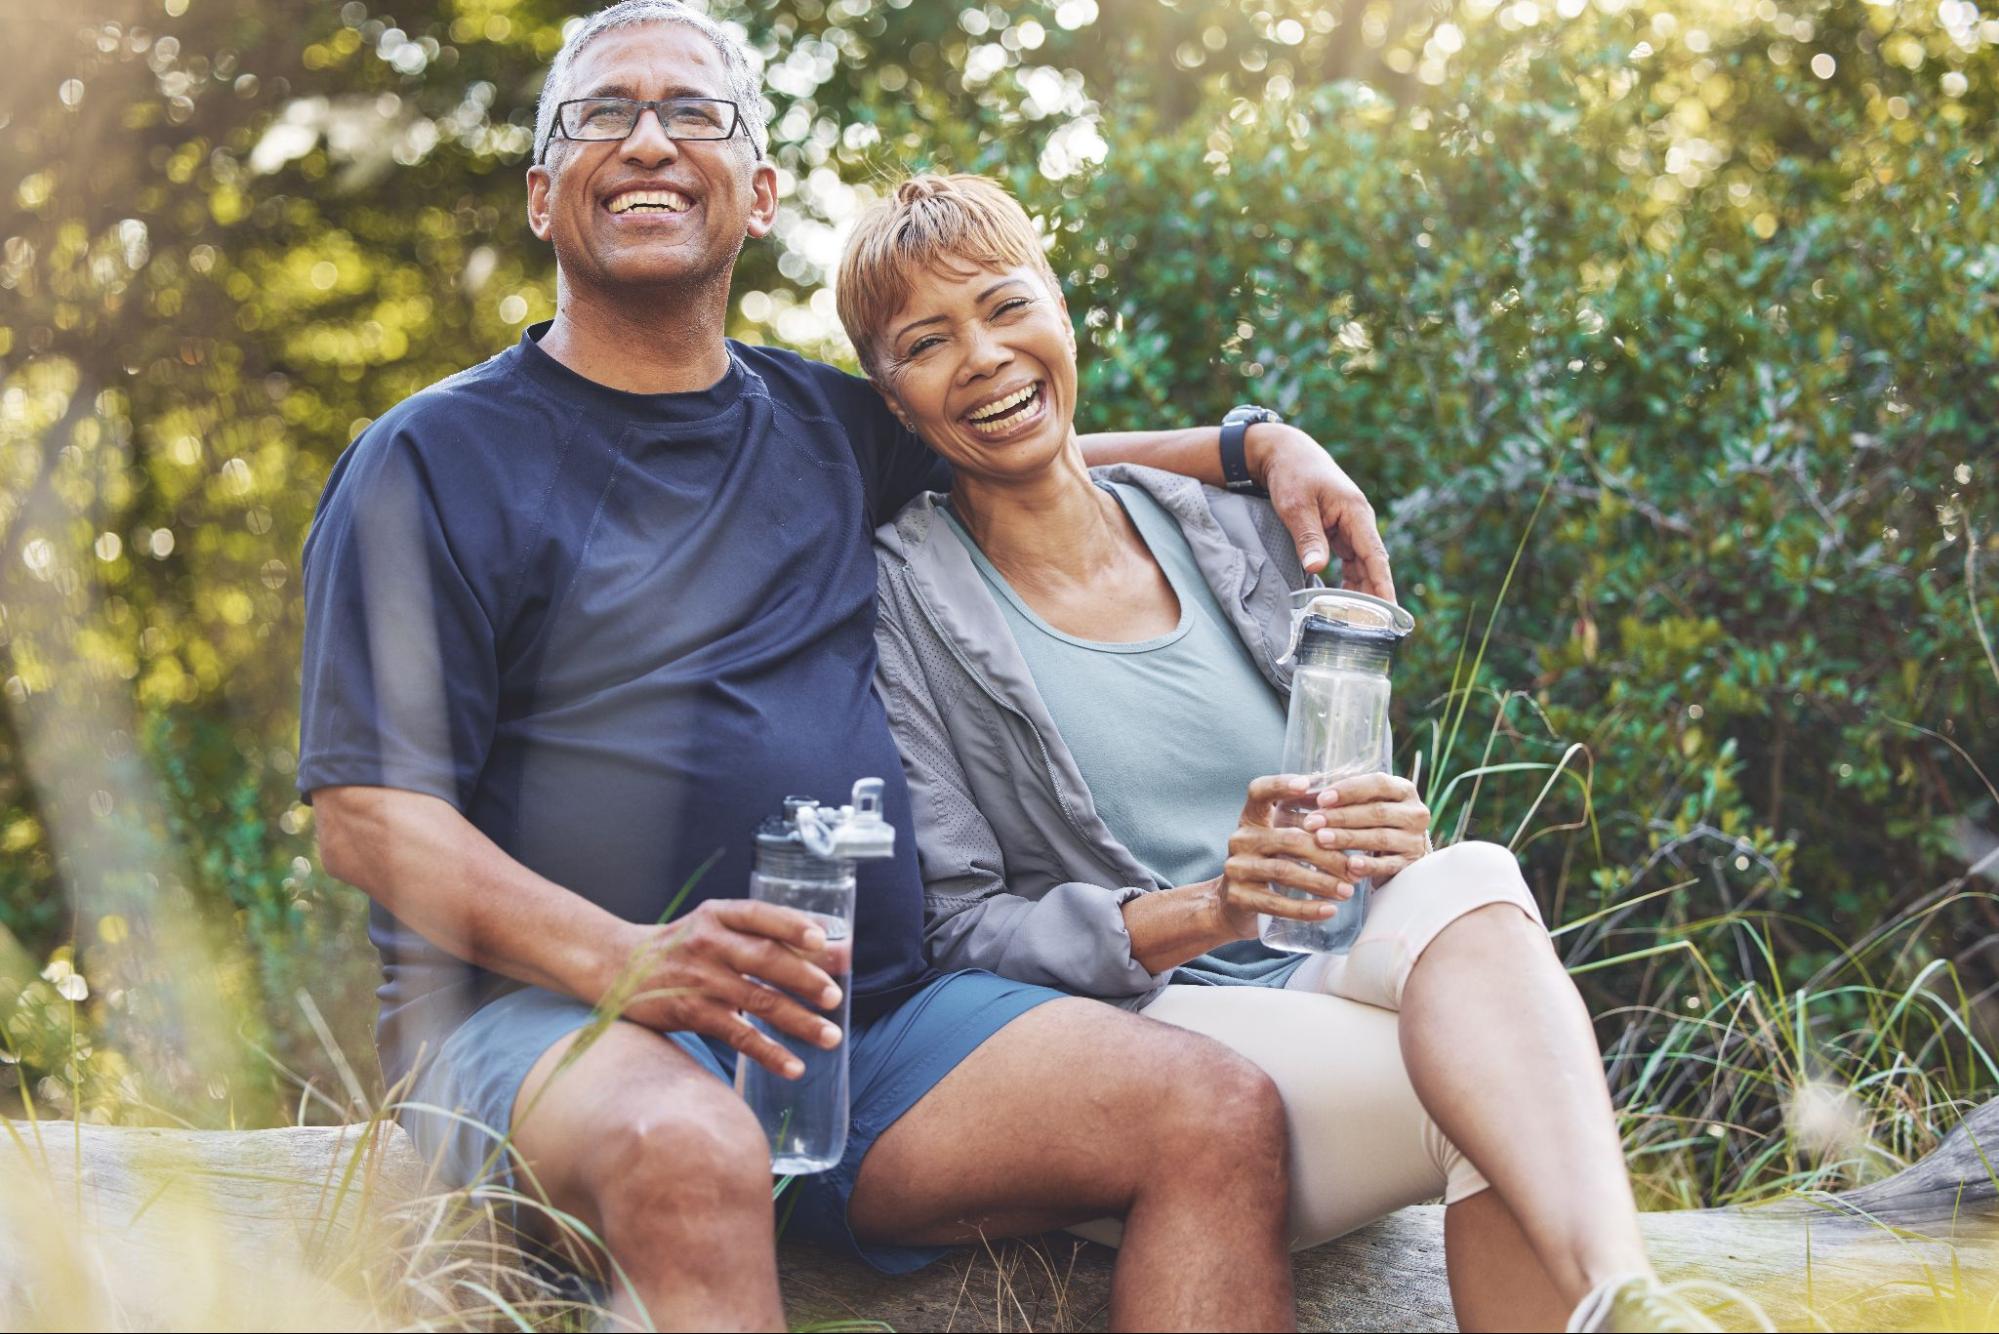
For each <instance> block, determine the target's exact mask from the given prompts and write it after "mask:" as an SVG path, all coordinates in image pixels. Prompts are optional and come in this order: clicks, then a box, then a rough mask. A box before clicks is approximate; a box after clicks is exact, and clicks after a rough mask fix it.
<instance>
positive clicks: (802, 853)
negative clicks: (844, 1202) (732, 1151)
mask: <svg viewBox="0 0 1999 1334" xmlns="http://www.w3.org/2000/svg"><path fill="white" fill-rule="evenodd" d="M881 795H882V780H881V779H879V778H863V779H862V780H861V781H860V782H858V783H855V784H854V793H853V802H852V804H851V805H847V806H841V807H839V808H837V809H835V808H832V807H825V806H820V805H819V804H818V803H816V802H813V801H808V800H805V799H803V798H798V797H794V798H791V799H789V800H787V801H786V802H785V803H784V815H783V817H782V818H778V817H773V818H771V819H769V820H766V821H764V823H763V824H762V825H761V826H759V827H758V829H757V855H756V864H755V867H754V869H753V870H752V871H751V873H750V897H751V898H752V899H756V900H758V901H760V902H763V903H776V904H780V905H782V906H784V907H786V908H796V909H797V910H799V911H800V912H803V913H807V914H809V915H810V916H811V917H812V918H813V920H814V921H816V922H818V923H819V925H820V927H821V928H822V929H823V930H824V931H825V932H826V960H825V964H824V967H825V969H826V972H827V973H828V974H829V975H831V977H832V979H833V984H834V985H835V986H837V987H839V988H840V1003H839V1004H838V1005H837V1006H835V1007H834V1008H833V1009H831V1010H827V1011H824V1012H823V1013H824V1014H825V1016H826V1018H828V1019H829V1020H831V1021H832V1022H833V1023H834V1024H835V1025H837V1026H838V1028H839V1030H840V1033H841V1039H840V1045H839V1046H837V1047H835V1048H833V1050H831V1051H827V1050H826V1049H825V1048H824V1047H820V1046H818V1045H816V1044H814V1043H810V1042H805V1041H802V1040H800V1039H798V1038H794V1037H792V1036H791V1035H790V1034H788V1033H781V1032H779V1031H778V1030H777V1029H774V1028H772V1027H771V1026H770V1025H768V1024H766V1023H764V1021H763V1020H761V1019H751V1020H750V1022H751V1023H753V1024H755V1025H756V1026H757V1028H758V1029H759V1030H760V1031H762V1032H764V1033H766V1034H768V1035H769V1036H770V1037H771V1038H772V1040H774V1041H775V1042H776V1043H777V1044H778V1045H779V1046H781V1047H783V1048H784V1049H785V1050H786V1051H788V1052H790V1053H791V1054H792V1055H793V1056H795V1057H797V1058H798V1060H799V1063H800V1064H802V1065H803V1066H804V1067H805V1072H804V1073H803V1074H801V1075H800V1076H799V1077H798V1078H797V1079H786V1078H785V1077H784V1076H782V1075H780V1074H776V1073H774V1072H772V1071H770V1070H767V1069H765V1068H764V1067H763V1066H762V1065H760V1064H758V1063H757V1062H755V1061H753V1060H751V1059H750V1058H749V1057H748V1056H741V1055H739V1056H738V1057H737V1058H736V1092H737V1093H739V1094H741V1095H742V1097H743V1101H745V1102H747V1103H748V1104H749V1106H750V1110H751V1111H752V1112H755V1113H756V1116H757V1120H758V1121H760V1122H761V1123H762V1124H763V1128H764V1133H765V1134H766V1135H767V1136H769V1138H770V1163H771V1171H773V1172H775V1173H777V1174H778V1175H780V1176H798V1175H803V1174H805V1173H808V1172H824V1171H826V1170H827V1169H828V1168H830V1167H833V1166H834V1165H835V1164H837V1163H838V1162H839V1161H840V1158H841V1155H843V1154H844V1153H845V1152H846V1151H847V1106H848V1083H847V1038H846V1035H847V1025H848V1021H849V1019H850V1017H851V998H850V991H851V984H852V982H853V960H854V863H855V862H857V861H865V860H872V859H875V858H880V857H888V856H892V855H893V854H894V852H895V828H894V826H892V825H890V824H889V823H888V822H887V821H886V820H884V819H883V818H882V809H881Z"/></svg>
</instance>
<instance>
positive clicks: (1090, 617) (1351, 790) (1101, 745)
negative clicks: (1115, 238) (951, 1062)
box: [838, 176, 1712, 1329]
mask: <svg viewBox="0 0 1999 1334" xmlns="http://www.w3.org/2000/svg"><path fill="white" fill-rule="evenodd" d="M838 296H839V310H840V318H841V320H842V321H843V322H844V324H845V325H846V328H847V332H848V334H849V335H850V336H851V338H852V339H853V342H854V346H855V347H856V348H857V349H858V351H859V353H860V357H861V361H862V364H863V365H864V367H865V368H866V370H867V372H868V374H869V376H870V377H871V378H872V379H873V381H874V383H875V385H876V386H877V387H878V388H879V389H880V391H881V393H882V394H883V396H884V397H885V398H886V399H887V401H888V403H889V404H890V406H891V407H892V408H893V409H894V410H895V412H896V414H897V415H898V416H899V417H900V418H901V419H902V420H903V421H904V423H905V424H907V425H908V426H909V427H910V428H911V429H913V430H914V431H916V432H917V433H918V434H919V435H921V436H922V437H923V438H924V439H925V440H926V441H927V442H928V443H929V444H930V445H931V446H932V447H933V448H935V449H936V450H937V452H938V453H940V454H942V455H943V456H944V457H945V458H947V459H948V460H950V462H951V465H952V468H953V472H954V475H955V479H956V480H955V484H954V486H953V488H952V491H951V493H950V494H949V496H948V497H946V496H940V495H930V496H926V497H924V498H921V499H919V500H917V501H916V502H914V503H913V504H912V505H910V507H909V508H907V509H906V510H904V511H903V512H902V514H901V515H899V516H898V517H897V518H896V519H895V520H894V521H893V522H892V523H890V524H888V525H886V526H884V527H883V528H882V529H881V530H880V532H879V534H878V543H879V553H878V554H879V560H880V567H881V569H880V574H881V577H880V589H881V595H880V596H881V609H880V612H881V614H880V626H879V637H880V641H881V671H882V677H881V681H880V683H879V684H880V687H881V693H882V696H883V698H884V700H885V701H886V703H887V705H888V710H889V715H890V718H891V720H892V722H893V723H894V725H895V727H896V730H897V737H898V741H899V744H900V746H901V751H902V757H903V762H904V764H905V766H906V767H907V769H908V772H909V778H910V783H911V788H912V793H913V796H914V802H913V804H914V808H915V812H916V820H917V831H916V832H917V837H918V843H919V848H920V855H921V858H922V863H923V871H924V877H925V881H926V884H927V890H928V928H927V939H928V944H929V948H930V949H931V951H932V953H933V955H934V958H935V961H936V963H937V964H938V965H939V966H940V967H947V968H986V969H991V970H992V971H994V972H997V973H1001V974H1004V975H1006V976H1009V977H1014V978H1018V979H1021V980H1023V981H1030V982H1037V983H1043V984H1048V985H1053V986H1057V987H1062V988H1065V989H1067V990H1070V991H1073V992H1076V993H1079V994H1083V995H1090V996H1096V997H1100V998H1102V999H1104V1000H1106V1001H1109V1002H1112V1003H1116V1004H1120V1005H1124V1006H1127V1007H1130V1008H1133V1009H1136V1010H1138V1011H1139V1012H1141V1013H1142V1014H1144V1015H1146V1016H1148V1017H1150V1018H1153V1019H1156V1020H1159V1021H1161V1022H1164V1023H1169V1024H1175V1025H1179V1026H1181V1027H1184V1028H1188V1029H1192V1030H1195V1031H1198V1032H1200V1033H1203V1034H1206V1035H1208V1036H1210V1037H1212V1038H1214V1039H1216V1040H1218V1041H1220V1042H1223V1043H1225V1044H1227V1045H1228V1046H1230V1047H1232V1048H1234V1049H1236V1050H1237V1051H1239V1052H1241V1053H1243V1054H1244V1055H1246V1056H1248V1057H1250V1058H1251V1059H1252V1060H1254V1061H1256V1062H1257V1063H1258V1064H1260V1065H1261V1066H1262V1067H1263V1068H1264V1069H1265V1070H1266V1071H1267V1072H1268V1073H1269V1074H1270V1075H1271V1077H1272V1078H1273V1079H1274V1080H1275V1081H1276V1083H1277V1085H1278V1087H1279V1089H1280V1091H1281V1092H1282V1093H1283V1096H1284V1099H1285V1104H1286V1108H1287V1111H1288V1113H1289V1116H1290V1121H1291V1129H1292V1140H1293V1163H1294V1181H1293V1188H1292V1199H1293V1202H1294V1206H1293V1207H1294V1219H1293V1223H1294V1231H1295V1236H1296V1241H1297V1243H1298V1244H1300V1245H1311V1244H1314V1243H1317V1242H1320V1241H1323V1240H1326V1239H1327V1238H1330V1237H1333V1236H1336V1235H1338V1234H1339V1233H1342V1232H1345V1231H1347V1230H1349V1229H1352V1228H1354V1227H1358V1226H1360V1225H1361V1224H1363V1223H1366V1222H1368V1221H1369V1220H1371V1219H1373V1218H1376V1217H1379V1216H1380V1215H1382V1214H1385V1213H1387V1212H1389V1211H1391V1210H1393V1209H1396V1208H1398V1207H1400V1206H1402V1205H1405V1204H1410V1203H1414V1202H1417V1201H1420V1200H1425V1199H1432V1198H1436V1197H1437V1196H1440V1195H1441V1196H1442V1197H1443V1198H1444V1200H1445V1201H1446V1203H1447V1204H1448V1206H1449V1207H1448V1209H1447V1211H1446V1214H1445V1236H1446V1239H1447V1246H1448V1254H1449V1270H1450V1278H1451V1291H1452V1297H1453V1301H1454V1302H1455V1304H1456V1306H1457V1311H1458V1318H1459V1323H1460V1324H1461V1325H1462V1326H1463V1327H1464V1328H1466V1329H1480V1328H1513V1329H1518V1328H1523V1327H1528V1326H1553V1325H1559V1324H1561V1323H1562V1322H1563V1321H1564V1318H1565V1317H1566V1318H1568V1319H1569V1320H1570V1321H1571V1322H1572V1326H1573V1327H1575V1328H1616V1329H1639V1328H1644V1329H1694V1328H1712V1326H1711V1325H1709V1324H1707V1322H1706V1321H1705V1320H1704V1319H1703V1318H1702V1317H1701V1316H1700V1315H1699V1314H1698V1313H1697V1312H1695V1311H1694V1310H1693V1309H1692V1308H1691V1307H1689V1306H1687V1305H1686V1304H1685V1303H1684V1302H1682V1301H1681V1300H1679V1299H1678V1298H1676V1297H1674V1296H1673V1295H1672V1294H1670V1293H1668V1292H1667V1291H1666V1290H1665V1289H1663V1288H1661V1287H1660V1285H1659V1284H1658V1283H1657V1281H1656V1279H1654V1278H1653V1276H1652V1270H1651V1267H1650V1265H1649V1263H1648V1261H1647V1259H1646V1255H1645V1250H1644V1246H1643V1243H1642V1240H1641V1238H1640V1235H1639V1231H1638V1225H1637V1217H1636V1212H1635V1210H1634V1207H1633V1202H1632V1196H1631V1189H1630V1185H1629V1182H1628V1180H1627V1178H1626V1175H1625V1167H1624V1160H1623V1155H1622V1151H1621V1147H1620V1144H1619V1141H1618V1135H1617V1128H1616V1124H1615V1121H1614V1118H1613V1114H1612V1109H1611V1104H1610V1098H1609V1096H1608V1093H1607V1091H1606V1089H1605V1086H1604V1081H1603V1075H1602V1069H1601V1063H1600V1060H1599V1057H1598V1053H1597V1049H1596V1044H1595V1040H1594V1036H1593V1034H1592V1032H1591V1028H1590V1022H1589V1016H1588V1015H1587V1013H1586V1012H1585V1010H1584V1007H1583V1005H1582V1003H1581V1001H1580V998H1579V997H1578V996H1577V994H1576V992H1575V989H1574V987H1573V986H1572V985H1571V984H1570V982H1569V980H1568V977H1567V975H1566V974H1565V973H1564V971H1563V970H1562V967H1561V965H1560V963H1559V962H1558V961H1557V959H1556V957H1555V954H1554V951H1553V950H1552V948H1551V947H1550V945H1549V941H1548V937H1547V933H1546V931H1545V930H1544V929H1543V927H1542V925H1541V921H1540V917H1539V914H1538V912H1537V909H1536V907H1535V903H1534V899H1533V897H1532V895H1531V894H1530V893H1529V892H1528V890H1527V887H1526V885H1525V883H1524V882H1523V881H1522V879H1521V876H1520V872H1519V868H1518V866H1517V865H1516V863H1515V861H1514V859H1513V857H1512V855H1511V854H1510V853H1508V852H1507V851H1506V850H1505V849H1504V848H1501V847H1498V846H1495V845H1493V844H1489V843H1462V844H1459V845H1457V846H1455V847H1450V848H1445V849H1442V850H1439V851H1435V852H1430V851H1428V839H1427V830H1428V824H1429V812H1428V811H1427V810H1426V809H1425V808H1424V805H1423V803H1422V800H1421V799H1420V798H1419V797H1418V795H1417V792H1416V789H1415V788H1414V786H1413V785H1411V784H1410V783H1409V782H1408V781H1407V780H1405V779H1402V778H1397V777H1394V776H1392V775H1389V774H1379V775H1373V776H1368V777H1360V778H1351V779H1346V780H1343V781H1341V782H1339V783H1337V784H1335V785H1334V786H1332V787H1330V788H1328V789H1327V790H1326V792H1325V793H1324V795H1323V796H1322V797H1321V798H1320V800H1319V810H1318V811H1317V812H1316V813H1314V814H1312V815H1310V816H1308V817H1307V819H1306V821H1305V825H1306V827H1305V828H1303V829H1297V828H1278V827H1275V826H1274V825H1273V822H1272V809H1273V806H1274V805H1275V803H1276V802H1278V801H1279V800H1280V799H1284V798H1290V799H1292V800H1297V799H1298V797H1299V796H1300V794H1302V793H1303V792H1304V791H1305V788H1304V783H1303V780H1302V779H1296V778H1287V777H1282V776H1270V775H1268V774H1266V773H1265V770H1266V769H1267V768H1268V766H1269V764H1270V762H1271V761H1272V760H1273V759H1274V758H1275V757H1276V756H1277V755H1278V754H1279V753H1280V747H1281V741H1282V736H1283V728H1284V702H1283V700H1284V691H1285V689H1286V686H1287V681H1288V677H1287V670H1286V668H1285V666H1284V665H1283V664H1282V663H1281V662H1280V661H1279V660H1278V659H1279V657H1280V656H1281V654H1282V652H1283V647H1284V645H1285V643H1286V639H1287V632H1288V629H1289V623H1288V617H1289V612H1288V602H1287V598H1286V594H1287V592H1288V591H1290V590H1292V589H1296V588H1299V587H1302V586H1304V585H1305V584H1306V582H1307V580H1306V577H1305V575H1304V574H1303V572H1302V571H1301V570H1300V568H1299V566H1298V563H1297V559H1296V556H1295V555H1294V553H1293V551H1292V547H1291V545H1290V542H1289V540H1288V538H1287V537H1286V536H1285V534H1284V532H1283V530H1282V528H1281V527H1280V526H1279V525H1278V524H1277V522H1276V521H1275V519H1274V517H1273V516H1272V514H1271V513H1270V511H1269V509H1268V506H1266V505H1265V504H1263V503H1262V502H1261V501H1257V500H1254V499H1250V498H1247V497H1243V496H1238V495H1232V494H1229V493H1227V492H1223V491H1217V490H1214V489H1212V488H1204V487H1202V486H1201V485H1199V484H1198V483H1194V482H1189V481H1186V480H1185V479H1181V478H1175V477H1169V476H1167V475H1165V474H1161V473H1156V472H1151V471H1147V470H1143V469H1136V468H1113V469H1105V470H1098V471H1097V472H1095V473H1094V474H1093V473H1092V472H1091V471H1090V470H1088V469H1087V468H1086V467H1085V466H1084V463H1083V459H1082V455H1081V453H1080V452H1079V450H1078V448H1077V445H1076V434H1075V430H1074V427H1073V419H1074V415H1075V408H1076V392H1077V378H1076V340H1075V335H1074V332H1073V330H1072V327H1071V324H1070V321H1069V318H1068V311H1067V308H1066V306H1065V304H1064V302H1063V298H1062V295H1061V293H1060V291H1059V290H1058V289H1057V286H1056V283H1055V280H1054V276H1053V274H1052V273H1051V271H1050V270H1049V268H1048V265H1047V263H1046V261H1045V260H1044V259H1043V257H1042V250H1041V246H1040V244H1039V240H1038V238H1037V236H1036V234H1035V231H1034V229H1033V227H1032V225H1031V224H1030V223H1029V221H1028V219H1027V217H1026V216H1025V214H1024V213H1023V212H1022V211H1021V209H1020V207H1019V205H1018V204H1016V203H1015V202H1014V201H1013V199H1012V198H1011V197H1009V196H1008V195H1007V194H1006V193H1005V192H1004V191H1003V190H1001V189H1000V188H999V187H998V186H996V185H994V184H992V183H991V182H989V181H985V180H982V179H980V178H977V177H967V176H951V177H936V176H925V177H918V178H916V179H913V180H909V181H906V182H904V183H903V184H902V185H901V186H900V187H899V188H898V189H897V190H896V192H895V195H894V197H893V198H892V199H890V200H888V201H886V202H884V203H883V204H881V205H879V206H878V207H877V208H875V209H874V210H873V211H871V212H870V213H868V214H867V215H866V216H865V217H864V218H863V219H862V220H861V222H860V224H859V227H858V230H857V232H856V234H855V236H854V238H853V240H852V242H851V244H850V246H849V248H848V250H847V253H846V256H845V259H844V260H843V262H842V265H841V269H840V278H839V289H838ZM1245 793H1246V794H1247V797H1246V799H1245ZM1361 878H1371V879H1372V880H1373V881H1374V883H1375V884H1376V885H1377V886H1378V887H1379V888H1378V889H1377V891H1376V893H1375V895H1374V898H1373V901H1372V903H1371V905H1370V912H1369V916H1368V919H1367V923H1366V926H1365V928H1364V929H1363V931H1362V932H1361V935H1360V937H1359V939H1358V941H1357V943H1356V944H1355V945H1354V946H1353V948H1352V951H1351V952H1350V953H1348V954H1345V955H1310V956H1305V955H1296V954H1279V953H1277V952H1275V951H1272V950H1269V949H1266V948H1264V947H1263V946H1261V945H1259V944H1258V943H1257V942H1256V940H1255V936H1256V919H1257V914H1259V913H1275V914H1279V915H1283V916H1287V917H1293V918H1301V919H1304V920H1320V919H1323V918H1324V917H1326V916H1329V915H1330V914H1331V913H1332V912H1333V911H1334V910H1335V909H1336V907H1337V906H1338V902H1339V900H1341V899H1343V898H1345V897H1347V896H1349V895H1350V894H1351V892H1352V885H1353V883H1354V882H1355V881H1357V880H1359V879H1361ZM1273 881H1274V882H1278V883H1281V884H1284V885H1288V886H1291V887H1294V888H1296V889H1302V890H1307V891H1310V892H1311V894H1312V895H1313V896H1315V897H1314V898H1313V899H1312V900H1311V901H1310V902H1299V901H1297V900H1294V899H1292V898H1289V897H1286V896H1283V895H1279V894H1276V893H1273V892H1272V891H1271V888H1270V884H1271V882H1273ZM1159 1074H1160V1077H1161V1078H1162V1079H1168V1078H1171V1077H1172V1072H1171V1071H1160V1072H1159ZM1162 1170H1170V1165H1162Z"/></svg>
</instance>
